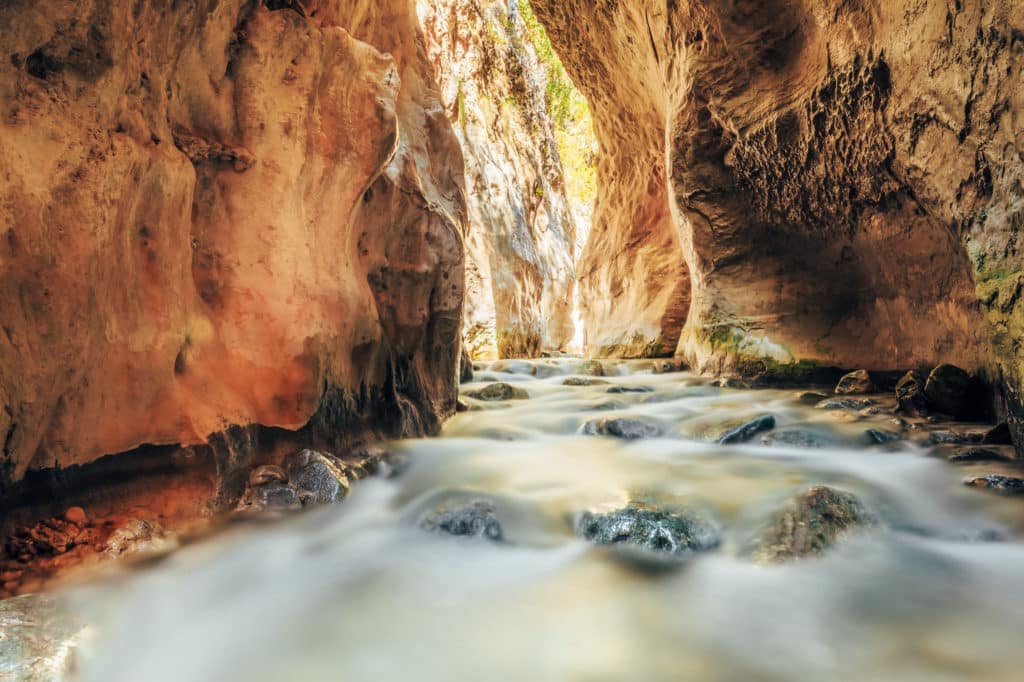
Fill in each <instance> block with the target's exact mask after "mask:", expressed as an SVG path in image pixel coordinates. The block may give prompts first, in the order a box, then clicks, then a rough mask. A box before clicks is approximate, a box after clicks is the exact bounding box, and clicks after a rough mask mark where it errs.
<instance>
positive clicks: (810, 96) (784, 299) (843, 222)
mask: <svg viewBox="0 0 1024 682" xmlns="http://www.w3.org/2000/svg"><path fill="white" fill-rule="evenodd" d="M533 4H534V7H535V10H536V13H537V15H538V17H539V18H540V19H541V21H542V22H543V23H545V24H546V26H547V27H548V30H549V33H550V35H551V37H552V41H553V42H554V43H555V45H556V48H557V49H558V50H559V52H560V54H561V56H562V57H563V61H565V62H566V66H567V68H568V69H569V70H570V71H571V72H572V73H573V75H574V77H575V80H576V81H577V83H579V85H580V87H581V88H582V89H584V90H585V93H586V94H587V96H588V99H589V100H590V102H591V106H592V109H593V115H594V118H595V122H596V127H597V134H598V137H599V139H600V142H601V151H602V154H603V159H602V160H601V165H600V168H599V173H600V181H601V185H602V191H601V192H600V194H599V197H598V202H599V205H598V207H597V210H596V212H595V221H594V222H595V224H594V228H593V229H594V232H593V236H592V238H591V241H590V243H589V244H588V246H587V251H586V254H585V256H584V262H583V263H581V264H580V265H579V270H580V273H581V277H582V278H583V281H582V283H581V286H582V289H583V291H584V292H585V293H584V296H583V298H584V300H588V301H589V302H588V306H589V307H588V310H587V311H586V318H585V323H586V325H587V331H588V337H589V341H590V343H591V346H592V348H593V345H594V343H595V340H596V339H595V337H597V339H602V338H606V337H608V336H610V334H609V332H608V331H607V330H608V329H610V328H614V327H615V318H616V317H618V318H619V319H620V320H622V322H620V323H619V329H621V330H622V332H623V333H624V334H625V333H630V332H632V331H633V330H632V328H631V326H630V325H631V324H632V325H635V324H636V322H635V320H636V318H635V317H633V316H630V315H619V314H618V313H616V314H614V315H613V314H610V313H608V312H607V311H608V310H610V309H612V308H614V307H616V306H617V302H618V301H620V300H635V301H639V300H641V299H642V298H643V296H642V295H641V294H639V293H635V292H645V295H646V296H647V299H646V300H648V301H650V300H652V299H653V297H654V296H655V295H663V294H665V292H666V291H672V294H671V296H670V297H669V298H670V299H671V302H670V303H667V304H665V305H664V306H662V305H661V304H659V305H658V306H656V307H655V306H649V307H644V306H642V305H639V304H637V305H636V306H635V307H636V308H637V309H638V310H648V311H655V310H656V311H661V310H669V309H671V306H672V305H676V306H679V305H687V306H688V311H687V313H686V314H685V315H683V314H678V313H676V314H673V315H670V316H669V319H671V321H672V322H673V323H676V324H678V323H681V322H683V320H684V318H685V325H684V326H683V327H682V334H681V337H680V340H679V344H678V349H677V352H678V353H679V354H681V355H684V356H686V357H687V358H688V359H689V360H691V362H692V363H693V364H694V365H695V366H696V367H697V368H698V369H702V370H705V371H718V372H735V371H739V372H742V373H754V374H757V373H760V372H764V371H773V370H775V369H778V367H779V366H780V365H783V366H785V365H795V364H797V363H800V362H801V361H802V362H803V364H802V365H801V366H802V367H804V368H807V367H813V366H816V365H838V366H842V367H868V368H878V369H887V368H893V369H894V368H902V367H913V366H917V365H929V364H931V365H934V364H936V363H938V362H952V363H954V364H958V365H961V366H963V367H965V368H967V369H974V368H978V367H979V366H981V367H995V368H1001V369H1000V370H999V371H1001V372H1002V373H1003V375H1004V378H1005V379H1006V385H1007V387H1008V389H1009V391H1010V392H1011V395H1012V396H1014V400H1017V402H1018V404H1019V399H1017V398H1016V396H1017V395H1018V393H1017V390H1018V387H1019V386H1020V385H1021V380H1022V374H1024V370H1022V369H1021V368H1022V367H1024V364H1022V363H1021V362H1020V352H1019V350H1018V349H1017V347H1016V346H1017V345H1018V343H1019V339H1020V338H1021V335H1022V332H1024V304H1021V303H1020V297H1019V293H1020V288H1021V274H1020V269H1021V256H1020V254H1019V252H1018V250H1017V248H1018V247H1017V243H1016V241H1017V233H1018V232H1019V230H1020V227H1021V224H1022V217H1021V216H1022V202H1024V199H1022V196H1024V191H1022V189H1021V169H1022V165H1024V163H1022V156H1021V153H1022V152H1021V149H1022V144H1021V139H1020V134H1021V130H1022V129H1024V127H1022V121H1021V118H1020V117H1021V114H1022V112H1024V81H1022V76H1021V65H1022V64H1024V37H1022V36H1024V5H1022V4H1021V3H1019V2H1014V1H1013V0H997V1H995V2H985V3H959V2H956V3H948V2H945V0H941V1H940V0H922V1H920V2H910V1H903V2H881V1H872V2H864V3H846V2H841V1H839V0H829V1H826V2H809V1H808V2H789V1H786V2H782V1H781V0H756V1H755V0H732V1H725V0H704V1H701V2H685V3H676V2H669V3H667V5H666V4H665V3H657V2H653V1H649V0H630V1H628V2H617V3H607V2H596V3H595V2H589V1H585V0H537V2H534V3H533ZM638 216H642V219H640V218H638ZM607 254H614V255H613V257H612V258H609V257H608V255H607ZM670 266H671V267H670ZM673 268H674V270H673ZM687 270H688V271H689V275H688V276H689V280H690V285H691V286H692V292H691V294H690V296H689V300H688V301H687V297H686V295H685V293H684V292H685V290H686V288H687V285H686V284H685V283H683V282H681V281H680V280H681V279H685V278H686V277H687ZM656 271H658V272H660V273H662V274H660V275H659V276H658V277H657V278H655V277H654V276H653V274H652V273H654V272H656ZM655 280H657V281H655ZM615 285H617V286H618V289H616V288H614V287H615ZM602 293H603V296H604V298H603V300H599V301H598V302H597V303H595V299H601V296H602ZM595 306H598V307H595ZM659 319H661V320H665V319H666V318H665V316H662V317H661V318H659ZM986 319H987V321H988V324H987V325H986ZM652 329H653V327H652ZM670 331H671V330H667V331H666V329H665V326H664V325H663V326H662V330H661V333H662V334H663V335H666V336H669V338H671V336H670V335H669V334H668V332H670ZM676 331H678V330H676ZM647 338H652V334H651V333H650V332H648V334H647ZM992 340H994V344H993V343H992ZM597 343H602V342H601V341H599V340H598V341H597ZM990 348H994V351H995V352H994V354H992V355H993V358H992V359H994V361H995V362H994V364H989V360H990V358H989V349H990Z"/></svg>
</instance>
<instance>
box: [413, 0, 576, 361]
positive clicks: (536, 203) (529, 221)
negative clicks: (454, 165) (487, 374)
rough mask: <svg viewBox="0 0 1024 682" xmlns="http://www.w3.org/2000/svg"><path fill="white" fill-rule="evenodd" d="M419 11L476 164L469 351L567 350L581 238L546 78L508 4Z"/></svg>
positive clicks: (478, 1) (524, 353)
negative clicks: (577, 244) (547, 96)
mask: <svg viewBox="0 0 1024 682" xmlns="http://www.w3.org/2000/svg"><path fill="white" fill-rule="evenodd" d="M419 11H420V15H421V17H422V19H423V27H424V31H425V35H426V38H427V45H428V50H429V52H430V56H431V60H432V62H433V65H434V69H435V71H436V73H437V77H438V81H439V84H440V93H441V100H442V103H443V105H444V107H445V110H446V112H447V114H448V117H449V119H450V120H451V122H452V126H453V127H454V129H455V134H456V135H457V137H458V139H459V142H460V143H461V144H462V153H463V156H464V157H465V164H466V173H465V175H466V199H467V204H468V208H469V220H468V224H467V232H466V309H465V312H466V316H465V321H464V329H465V334H464V336H465V340H466V343H467V345H468V346H469V349H470V351H471V352H472V355H473V357H474V358H483V359H493V358H497V357H503V358H518V357H536V356H538V355H539V354H540V351H541V349H542V348H543V349H556V350H564V349H565V348H566V347H567V345H568V344H569V342H570V341H571V340H572V338H573V333H574V324H573V320H572V301H573V290H574V288H575V273H574V270H573V245H574V243H575V234H576V227H575V223H574V221H573V215H572V212H571V211H570V207H569V204H568V200H567V198H566V191H565V179H564V177H563V172H562V164H561V160H560V159H559V155H558V149H557V147H556V144H555V138H554V133H553V129H552V121H551V118H550V117H549V115H548V110H547V105H546V102H545V87H544V86H545V83H546V81H545V77H546V75H545V73H544V69H543V67H542V65H541V64H540V63H539V61H538V58H537V54H536V52H535V50H534V47H533V46H532V45H531V43H530V41H529V38H528V36H527V35H526V33H525V26H524V23H523V20H522V18H520V17H518V16H512V15H510V14H509V10H508V3H507V2H505V1H504V0H436V1H431V2H425V1H421V2H419Z"/></svg>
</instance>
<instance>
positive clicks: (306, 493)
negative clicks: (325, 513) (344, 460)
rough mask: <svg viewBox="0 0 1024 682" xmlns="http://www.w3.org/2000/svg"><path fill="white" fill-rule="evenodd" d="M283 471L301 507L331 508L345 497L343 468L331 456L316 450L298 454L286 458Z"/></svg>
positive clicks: (345, 478)
mask: <svg viewBox="0 0 1024 682" xmlns="http://www.w3.org/2000/svg"><path fill="white" fill-rule="evenodd" d="M283 466H284V470H285V472H286V473H287V474H288V482H289V483H290V484H291V486H292V487H293V488H295V490H296V492H297V494H298V497H299V500H300V501H301V502H302V504H303V506H306V505H309V504H330V503H332V502H338V501H339V500H342V499H344V498H345V497H346V496H347V495H348V491H349V480H348V476H346V474H345V467H344V465H343V464H341V462H339V461H338V460H337V459H336V458H335V457H334V456H332V455H329V454H327V453H325V452H318V451H316V450H300V451H299V452H296V453H293V454H291V455H289V456H287V457H285V460H284V463H283Z"/></svg>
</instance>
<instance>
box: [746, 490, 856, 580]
mask: <svg viewBox="0 0 1024 682" xmlns="http://www.w3.org/2000/svg"><path fill="white" fill-rule="evenodd" d="M874 523H875V520H874V517H873V516H872V515H871V514H869V513H868V511H867V509H866V508H865V507H864V505H863V504H862V503H861V501H860V499H859V498H858V497H857V496H856V495H854V494H852V493H848V492H846V491H844V490H837V489H835V488H831V487H829V486H824V485H820V486H815V487H813V488H810V489H808V490H807V491H805V492H803V493H801V494H799V495H796V496H794V497H792V498H790V499H789V501H788V502H787V503H786V506H785V507H783V508H782V509H781V510H779V511H778V512H777V513H776V514H775V515H774V516H773V517H772V518H771V519H770V520H769V521H768V522H767V523H766V524H765V526H764V528H763V529H762V530H761V533H760V535H759V537H758V538H757V540H756V542H755V545H754V548H753V551H752V554H753V558H754V560H755V561H758V562H761V563H781V562H785V561H789V560H793V559H801V558H804V557H809V556H814V555H819V554H823V553H824V552H825V551H826V550H827V549H828V548H830V547H832V546H833V545H834V544H835V543H836V542H837V541H838V540H839V538H840V536H842V535H843V534H844V533H846V532H847V531H849V530H851V529H853V528H857V527H862V526H868V525H872V524H874Z"/></svg>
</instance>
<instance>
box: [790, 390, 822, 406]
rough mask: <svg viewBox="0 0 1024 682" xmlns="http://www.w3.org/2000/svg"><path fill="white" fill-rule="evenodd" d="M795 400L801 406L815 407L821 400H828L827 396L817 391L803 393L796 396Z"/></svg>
mask: <svg viewBox="0 0 1024 682" xmlns="http://www.w3.org/2000/svg"><path fill="white" fill-rule="evenodd" d="M796 399H797V401H799V402H800V403H801V404H803V405H817V404H818V403H820V402H821V401H823V400H828V395H827V394H825V393H819V392H818V391H804V392H803V393H801V394H799V395H797V397H796Z"/></svg>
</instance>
